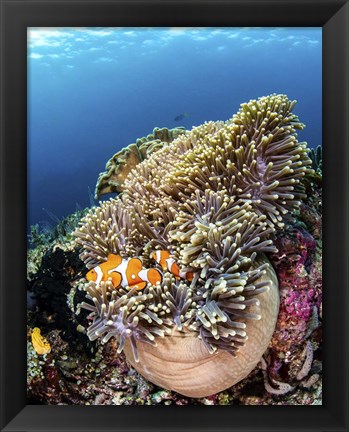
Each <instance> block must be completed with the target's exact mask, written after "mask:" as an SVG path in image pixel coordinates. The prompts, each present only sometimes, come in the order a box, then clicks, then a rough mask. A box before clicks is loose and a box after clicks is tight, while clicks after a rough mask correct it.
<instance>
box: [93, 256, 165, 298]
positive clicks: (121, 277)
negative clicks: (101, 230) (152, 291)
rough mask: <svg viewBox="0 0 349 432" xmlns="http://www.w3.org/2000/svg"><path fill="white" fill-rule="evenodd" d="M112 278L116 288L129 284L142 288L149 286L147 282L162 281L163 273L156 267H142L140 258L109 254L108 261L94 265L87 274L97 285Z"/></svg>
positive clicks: (138, 288)
mask: <svg viewBox="0 0 349 432" xmlns="http://www.w3.org/2000/svg"><path fill="white" fill-rule="evenodd" d="M109 278H111V281H112V284H113V287H114V288H118V287H119V286H122V287H123V288H125V287H127V286H129V287H132V288H134V287H135V286H137V290H141V289H143V288H145V287H146V286H147V282H150V283H151V284H153V285H155V284H156V283H157V282H160V283H161V281H162V275H161V273H160V272H159V271H158V270H156V269H153V268H151V269H142V261H141V260H140V259H139V258H130V259H123V258H121V256H120V255H114V254H109V255H108V257H107V261H106V262H104V263H102V264H100V265H98V266H96V267H94V268H93V269H91V270H90V271H89V272H88V273H87V274H86V279H87V280H88V281H93V282H95V283H96V284H97V285H98V284H99V283H100V282H102V281H103V282H106V281H107V280H108V279H109Z"/></svg>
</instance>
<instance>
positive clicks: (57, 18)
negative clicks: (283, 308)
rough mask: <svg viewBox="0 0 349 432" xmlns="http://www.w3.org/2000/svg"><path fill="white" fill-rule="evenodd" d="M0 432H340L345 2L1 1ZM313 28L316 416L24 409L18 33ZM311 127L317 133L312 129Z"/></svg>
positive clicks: (296, 409) (344, 413)
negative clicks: (318, 330)
mask: <svg viewBox="0 0 349 432" xmlns="http://www.w3.org/2000/svg"><path fill="white" fill-rule="evenodd" d="M0 3H1V123H0V124H1V155H0V163H1V169H0V175H1V180H0V187H1V203H0V212H1V219H0V222H1V224H0V234H1V237H0V239H1V255H0V258H1V267H0V278H1V290H0V296H1V297H0V308H1V313H0V320H1V337H0V343H1V351H0V360H1V363H0V365H1V376H0V377H1V383H0V395H1V401H0V402H1V406H0V419H1V430H2V431H6V432H7V431H11V432H15V431H18V432H19V431H40V430H42V431H51V430H52V431H75V430H84V431H107V430H108V431H112V430H115V431H124V430H125V431H133V432H135V431H171V432H174V431H187V430H188V431H189V430H191V431H201V432H204V431H230V430H231V431H240V430H241V431H273V430H275V431H308V430H309V431H310V430H311V431H324V432H325V431H326V432H330V431H336V432H341V431H348V430H349V429H348V427H349V426H348V424H349V422H348V412H349V409H348V408H349V404H348V390H349V383H348V366H349V364H348V341H349V332H348V322H349V320H348V310H349V304H348V244H349V238H348V204H349V199H348V197H349V195H348V192H349V191H348V172H349V170H348V148H349V147H348V118H349V116H348V114H349V111H348V106H349V104H348V77H349V57H348V52H349V51H348V47H349V26H348V17H349V5H348V1H344V0H277V1H272V0H237V1H235V0H228V1H221V0H197V1H195V0H188V1H179V0H169V1H167V0H162V1H154V0H145V1H139V0H135V1H134V0H124V1H111V0H109V1H107V0H100V1H98V0H87V1H83V0H59V1H56V0H45V1H42V0H1V2H0ZM50 26H52V27H56V26H57V27H64V26H84V27H85V26H86V27H88V26H123V27H125V26H184V27H190V26H195V27H197V26H199V27H203V26H249V27H251V26H252V27H253V26H280V27H282V26H294V27H297V26H321V27H322V29H323V125H322V126H323V155H324V217H323V221H324V233H325V234H324V247H323V259H324V263H323V277H324V293H323V296H324V354H323V357H324V400H323V405H322V406H309V407H307V406H292V407H287V406H277V407H276V406H273V407H267V406H248V407H247V406H243V407H242V406H226V407H221V406H219V407H218V406H215V407H210V408H207V407H204V406H187V407H186V408H182V407H174V406H169V407H166V406H132V407H127V406H118V407H115V406H108V407H106V406H91V407H82V406H35V405H30V406H29V405H28V406H27V405H26V380H25V374H26V322H25V320H26V318H25V309H26V289H25V284H26V282H25V281H26V208H27V198H26V178H27V177H26V171H27V158H26V154H27V148H26V145H27V143H26V138H27V137H26V133H27V120H26V118H27V104H26V96H27V95H26V90H27V67H26V66H27V65H26V61H27V27H50ZM319 127H320V126H319Z"/></svg>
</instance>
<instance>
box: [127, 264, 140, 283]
mask: <svg viewBox="0 0 349 432" xmlns="http://www.w3.org/2000/svg"><path fill="white" fill-rule="evenodd" d="M141 270H142V261H141V260H140V259H139V258H131V259H130V260H129V261H128V263H127V267H126V272H125V273H126V279H127V282H128V284H129V286H131V285H134V284H135V282H134V281H135V280H136V279H138V280H139V278H138V273H139V272H140V271H141Z"/></svg>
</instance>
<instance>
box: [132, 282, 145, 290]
mask: <svg viewBox="0 0 349 432" xmlns="http://www.w3.org/2000/svg"><path fill="white" fill-rule="evenodd" d="M146 286H147V282H138V283H136V284H134V285H129V287H130V288H135V287H137V291H138V290H142V289H143V288H145V287H146Z"/></svg>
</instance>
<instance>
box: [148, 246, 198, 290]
mask: <svg viewBox="0 0 349 432" xmlns="http://www.w3.org/2000/svg"><path fill="white" fill-rule="evenodd" d="M151 258H153V259H154V260H155V261H156V262H157V263H159V264H160V265H161V267H162V268H163V269H164V270H168V271H170V272H171V273H172V274H173V275H174V276H175V277H176V279H180V278H182V279H186V280H188V281H189V282H190V281H192V280H193V276H194V275H193V272H182V271H181V270H180V268H179V267H178V264H177V263H176V261H175V260H174V259H173V258H171V257H170V252H169V251H167V250H157V251H155V252H153V253H152V255H151Z"/></svg>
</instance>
